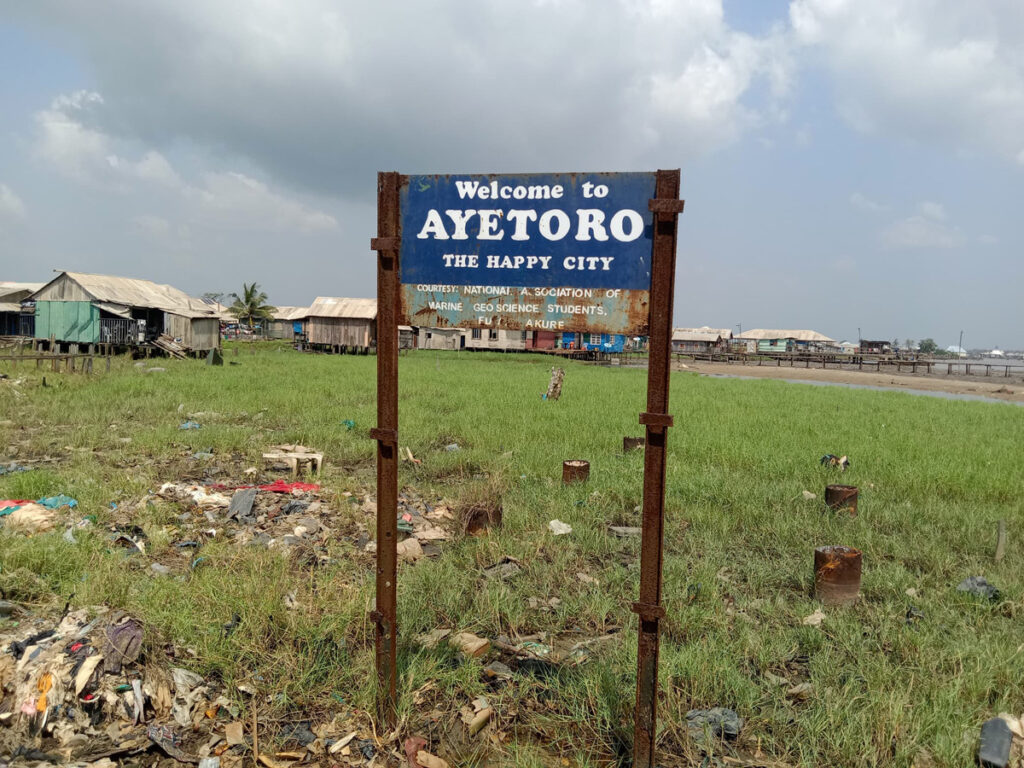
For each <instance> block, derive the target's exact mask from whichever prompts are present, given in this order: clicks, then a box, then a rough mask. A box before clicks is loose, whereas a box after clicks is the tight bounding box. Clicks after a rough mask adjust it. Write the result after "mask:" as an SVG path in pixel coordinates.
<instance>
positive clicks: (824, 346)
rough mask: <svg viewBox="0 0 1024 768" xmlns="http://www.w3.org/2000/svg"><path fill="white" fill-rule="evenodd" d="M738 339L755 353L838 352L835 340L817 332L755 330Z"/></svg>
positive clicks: (739, 335) (746, 332)
mask: <svg viewBox="0 0 1024 768" xmlns="http://www.w3.org/2000/svg"><path fill="white" fill-rule="evenodd" d="M736 338H737V339H740V340H742V341H745V342H747V350H748V351H753V352H834V351H836V350H837V347H836V341H835V339H830V338H829V337H828V336H826V335H825V334H823V333H818V332H817V331H808V330H780V329H768V328H754V329H752V330H749V331H743V332H742V333H738V334H736Z"/></svg>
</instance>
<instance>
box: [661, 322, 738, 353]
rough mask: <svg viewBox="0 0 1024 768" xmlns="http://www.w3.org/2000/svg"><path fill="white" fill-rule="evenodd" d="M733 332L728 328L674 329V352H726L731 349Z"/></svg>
mask: <svg viewBox="0 0 1024 768" xmlns="http://www.w3.org/2000/svg"><path fill="white" fill-rule="evenodd" d="M731 338H732V331H730V330H729V329H728V328H708V327H707V326H702V327H700V328H674V329H673V330H672V351H673V352H683V353H686V352H690V353H711V352H725V351H727V350H728V348H729V339H731Z"/></svg>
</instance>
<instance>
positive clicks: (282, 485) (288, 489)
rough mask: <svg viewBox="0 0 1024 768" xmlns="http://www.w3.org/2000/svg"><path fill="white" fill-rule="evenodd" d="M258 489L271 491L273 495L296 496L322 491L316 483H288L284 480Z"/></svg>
mask: <svg viewBox="0 0 1024 768" xmlns="http://www.w3.org/2000/svg"><path fill="white" fill-rule="evenodd" d="M258 487H259V489H260V490H261V491H270V492H271V493H292V494H295V493H309V492H311V491H319V490H320V486H319V485H317V484H316V483H286V482H285V481H284V480H275V481H274V482H272V483H270V484H269V485H261V486H258Z"/></svg>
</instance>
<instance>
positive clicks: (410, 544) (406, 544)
mask: <svg viewBox="0 0 1024 768" xmlns="http://www.w3.org/2000/svg"><path fill="white" fill-rule="evenodd" d="M395 549H396V550H397V551H398V559H399V560H404V561H405V562H408V563H412V562H415V561H417V560H419V559H420V558H421V557H423V547H421V546H420V543H419V541H418V540H417V539H415V538H412V537H410V538H408V539H405V540H403V541H400V542H398V545H397V546H396V547H395Z"/></svg>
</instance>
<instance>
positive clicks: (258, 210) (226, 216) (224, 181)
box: [187, 173, 338, 232]
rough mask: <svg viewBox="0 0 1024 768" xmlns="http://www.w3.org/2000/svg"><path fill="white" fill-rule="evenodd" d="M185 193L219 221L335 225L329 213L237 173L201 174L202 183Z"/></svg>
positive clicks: (302, 227) (311, 227) (306, 227)
mask: <svg viewBox="0 0 1024 768" xmlns="http://www.w3.org/2000/svg"><path fill="white" fill-rule="evenodd" d="M187 194H188V195H189V196H190V197H192V198H194V199H198V200H200V201H201V202H202V207H203V211H204V213H205V215H207V216H209V217H211V218H212V219H213V220H215V221H217V222H220V223H225V224H233V225H236V226H245V225H246V224H247V223H250V222H260V225H261V226H262V227H264V228H268V229H278V230H298V231H300V232H316V231H319V230H331V229H336V228H337V226H338V221H337V220H336V219H335V218H334V217H333V216H330V215H329V214H326V213H324V212H322V211H317V210H314V209H312V208H308V207H306V206H304V205H302V204H300V203H298V202H296V201H294V200H290V199H288V198H287V197H285V196H283V195H281V194H278V193H276V192H274V191H272V190H270V189H269V188H268V187H267V185H266V184H264V183H262V182H260V181H257V180H256V179H253V178H250V177H248V176H246V175H244V174H241V173H208V174H205V175H204V176H203V183H202V186H201V187H198V188H191V189H190V190H189V191H188V193H187Z"/></svg>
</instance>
